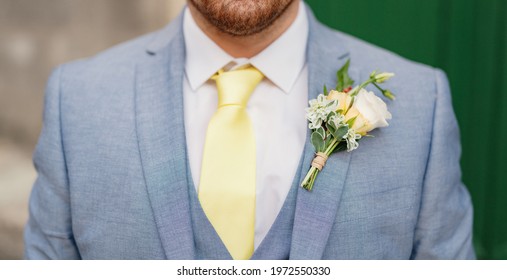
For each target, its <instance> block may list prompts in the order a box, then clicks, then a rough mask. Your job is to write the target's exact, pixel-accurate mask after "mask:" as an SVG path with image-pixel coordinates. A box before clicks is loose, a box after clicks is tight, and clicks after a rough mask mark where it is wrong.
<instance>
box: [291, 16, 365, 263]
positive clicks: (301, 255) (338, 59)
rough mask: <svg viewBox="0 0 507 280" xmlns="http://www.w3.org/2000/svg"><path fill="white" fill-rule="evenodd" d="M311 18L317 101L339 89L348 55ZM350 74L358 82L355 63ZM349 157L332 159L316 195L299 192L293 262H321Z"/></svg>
mask: <svg viewBox="0 0 507 280" xmlns="http://www.w3.org/2000/svg"><path fill="white" fill-rule="evenodd" d="M308 14H309V23H310V34H309V42H308V49H307V61H308V71H309V76H308V81H309V84H308V98H309V99H314V98H317V95H318V94H320V93H322V88H323V86H324V84H325V85H327V87H328V88H329V89H331V88H332V87H334V86H335V85H336V71H337V70H338V69H339V68H340V67H341V66H342V65H343V64H344V63H345V61H346V60H347V58H348V51H347V49H346V46H345V45H344V42H340V41H338V42H329V41H327V38H333V37H335V36H329V34H328V33H329V32H330V31H329V30H328V29H327V28H326V27H323V26H321V25H320V24H319V23H318V22H317V21H316V20H315V18H314V17H313V15H312V13H311V11H308ZM349 73H350V74H351V76H352V78H353V79H355V80H356V81H357V79H358V78H359V77H358V76H359V71H357V69H355V68H354V67H353V62H352V65H351V68H350V69H349ZM310 134H311V131H308V133H307V139H306V144H305V148H304V152H303V158H302V161H303V170H302V173H301V176H300V178H299V183H301V182H302V181H303V178H304V177H305V176H306V173H307V172H308V170H309V168H310V165H311V162H312V160H313V158H314V153H315V151H314V148H313V145H312V144H311V142H310ZM350 156H351V154H350V153H348V152H339V153H336V154H333V155H331V156H330V157H329V159H328V161H327V163H326V166H325V167H324V169H323V170H322V172H320V174H319V175H318V177H317V180H316V181H315V184H314V188H313V191H311V192H308V191H306V190H304V189H302V188H299V189H298V194H297V202H296V203H297V204H296V212H295V218H294V228H293V234H292V244H291V252H290V259H321V258H322V255H323V253H324V250H325V246H326V243H327V240H328V238H329V234H330V232H331V228H332V226H333V224H334V220H335V217H336V213H337V210H338V205H339V203H340V198H341V194H342V191H343V188H344V183H345V179H346V176H347V170H348V166H349V161H350Z"/></svg>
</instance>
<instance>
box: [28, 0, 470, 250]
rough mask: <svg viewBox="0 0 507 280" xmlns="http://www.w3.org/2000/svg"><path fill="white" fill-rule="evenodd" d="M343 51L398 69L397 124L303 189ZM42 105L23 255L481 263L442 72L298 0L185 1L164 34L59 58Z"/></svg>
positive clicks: (358, 71)
mask: <svg viewBox="0 0 507 280" xmlns="http://www.w3.org/2000/svg"><path fill="white" fill-rule="evenodd" d="M348 59H350V60H351V65H350V71H349V72H350V74H351V76H352V78H353V79H354V80H356V81H362V80H365V79H367V78H368V75H369V73H370V72H371V71H372V70H375V69H378V70H382V71H389V72H394V73H396V75H397V76H396V78H395V79H393V80H392V81H390V82H389V88H390V89H392V91H393V92H396V93H397V96H398V98H397V100H396V101H395V102H389V103H388V107H389V110H390V112H391V113H392V115H393V119H392V120H391V121H390V126H389V127H387V128H382V129H378V130H376V131H375V132H374V133H373V135H374V136H375V137H374V138H365V139H362V140H361V145H360V147H359V149H357V150H356V151H354V152H350V153H348V152H340V153H336V154H333V155H332V156H331V157H329V159H328V161H327V164H326V166H325V168H324V169H323V170H322V172H321V173H320V174H319V177H318V178H317V180H316V182H315V185H314V188H313V191H312V192H309V191H306V190H304V189H302V188H299V184H300V183H301V181H302V179H303V177H304V176H305V174H306V172H307V170H308V168H309V167H310V162H311V161H312V159H313V156H314V152H315V151H314V149H313V147H312V145H311V143H310V141H309V133H308V131H307V129H308V126H307V122H306V120H305V113H304V112H305V111H304V109H305V107H307V104H308V103H307V102H308V100H309V99H314V98H316V96H317V94H319V93H320V92H321V89H322V86H323V85H328V86H331V85H334V84H335V83H336V76H335V74H336V71H337V70H338V69H339V68H340V67H341V66H342V65H343V64H344V63H345V62H346V61H347V60H348ZM230 88H232V89H233V90H230ZM245 88H247V89H245ZM243 89H245V92H247V93H244V96H243V93H241V97H239V98H240V99H241V100H239V101H237V100H236V99H237V98H238V96H239V94H240V93H239V92H240V91H241V92H242V91H243ZM228 91H229V92H230V91H232V94H230V93H227V92H228ZM218 96H220V97H218ZM233 99H234V100H233ZM231 100H232V101H231ZM45 104H46V105H45V106H46V107H45V115H44V127H43V131H42V134H41V137H40V140H39V144H38V146H37V149H36V152H35V155H34V162H35V165H36V168H37V171H38V174H39V176H38V179H37V181H36V183H35V185H34V189H33V192H32V196H31V199H30V220H29V222H28V225H27V228H26V232H25V240H26V256H27V258H33V259H46V258H50V259H231V258H234V259H250V258H251V259H469V258H474V252H473V249H472V245H471V226H472V208H471V203H470V198H469V195H468V193H467V191H466V189H465V188H464V186H463V184H462V183H461V174H460V169H459V157H460V145H459V132H458V128H457V123H456V120H455V116H454V113H453V111H452V107H451V99H450V94H449V87H448V84H447V80H446V77H445V75H444V74H443V73H442V71H440V70H435V69H432V68H430V67H426V66H423V65H419V64H415V63H413V62H410V61H407V60H405V59H403V58H400V57H398V56H396V55H394V54H392V53H389V52H387V51H384V50H381V49H378V48H376V47H374V46H371V45H369V44H367V43H365V42H362V41H359V40H357V39H355V38H352V37H350V36H348V35H345V34H342V33H339V32H336V31H332V30H330V29H328V28H326V27H324V26H322V25H320V24H319V23H318V22H317V21H316V20H315V18H314V17H313V15H312V13H311V11H310V10H309V9H308V8H307V7H305V5H304V4H302V2H300V1H299V0H283V1H276V0H265V1H256V0H241V1H239V0H238V1H232V0H189V2H188V7H187V8H186V9H185V10H184V11H183V13H182V14H181V15H180V17H179V18H177V19H176V20H175V21H174V22H173V23H171V24H170V25H169V26H168V27H167V28H165V29H164V30H162V31H159V32H156V33H154V34H149V35H147V36H144V37H142V38H139V39H137V40H134V41H131V42H128V43H126V44H123V45H120V46H118V47H115V48H113V49H111V50H108V51H106V52H104V53H102V54H100V55H98V56H96V57H93V58H89V59H86V60H82V61H78V62H74V63H70V64H67V65H64V66H61V67H59V68H58V69H57V70H56V71H55V72H54V73H53V75H52V76H51V78H50V81H49V84H48V88H47V93H46V103H45ZM231 151H232V152H231Z"/></svg>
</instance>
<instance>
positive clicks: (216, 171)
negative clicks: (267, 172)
mask: <svg viewBox="0 0 507 280" xmlns="http://www.w3.org/2000/svg"><path fill="white" fill-rule="evenodd" d="M263 77H264V76H263V75H262V73H261V72H259V70H257V69H255V68H253V67H249V68H246V69H241V70H234V71H229V72H223V71H221V70H220V71H219V72H218V74H216V75H215V76H213V78H212V79H214V80H215V81H216V84H217V90H218V109H217V111H216V112H215V114H214V115H213V117H212V118H211V120H210V122H209V124H208V130H207V133H206V142H205V145H204V153H203V159H202V170H201V179H200V184H199V201H200V202H201V205H202V208H203V210H204V212H205V213H206V216H207V217H208V219H209V220H210V222H211V224H212V225H213V227H214V228H215V230H216V232H217V233H218V235H219V236H220V239H222V242H223V243H224V244H225V247H226V248H227V250H228V251H229V253H230V254H231V256H232V258H233V259H235V260H241V259H249V258H250V257H251V256H252V254H253V251H254V226H255V173H256V172H255V138H254V132H253V128H252V123H251V122H250V118H249V117H248V114H247V111H246V105H247V103H248V99H249V98H250V95H251V94H252V92H253V91H254V89H255V87H256V86H257V85H258V84H259V83H260V81H261V80H262V79H263Z"/></svg>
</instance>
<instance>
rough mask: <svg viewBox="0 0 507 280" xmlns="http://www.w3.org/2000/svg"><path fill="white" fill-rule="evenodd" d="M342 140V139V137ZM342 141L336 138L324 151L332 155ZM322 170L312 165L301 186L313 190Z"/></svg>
mask: <svg viewBox="0 0 507 280" xmlns="http://www.w3.org/2000/svg"><path fill="white" fill-rule="evenodd" d="M340 141H341V139H340ZM340 141H338V140H337V139H336V138H335V139H333V141H331V143H329V146H327V147H326V149H325V150H324V153H325V154H326V155H327V156H330V155H331V153H333V151H334V149H336V147H337V146H338V144H340ZM319 172H320V170H318V169H317V168H316V167H313V166H312V167H311V168H310V170H309V171H308V173H307V174H306V176H305V178H304V179H303V182H302V183H301V187H303V188H304V189H306V190H308V191H311V190H312V189H313V184H314V183H315V180H316V179H317V175H318V174H319Z"/></svg>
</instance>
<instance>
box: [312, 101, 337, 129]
mask: <svg viewBox="0 0 507 280" xmlns="http://www.w3.org/2000/svg"><path fill="white" fill-rule="evenodd" d="M309 104H310V107H309V108H307V109H306V118H307V119H308V121H309V122H310V123H309V125H308V127H309V128H310V129H318V128H319V127H321V126H322V122H325V121H326V120H327V116H328V115H329V113H331V112H334V111H336V109H337V108H338V102H337V101H336V100H327V98H326V96H325V95H324V94H319V96H318V97H317V99H312V100H310V102H309Z"/></svg>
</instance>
